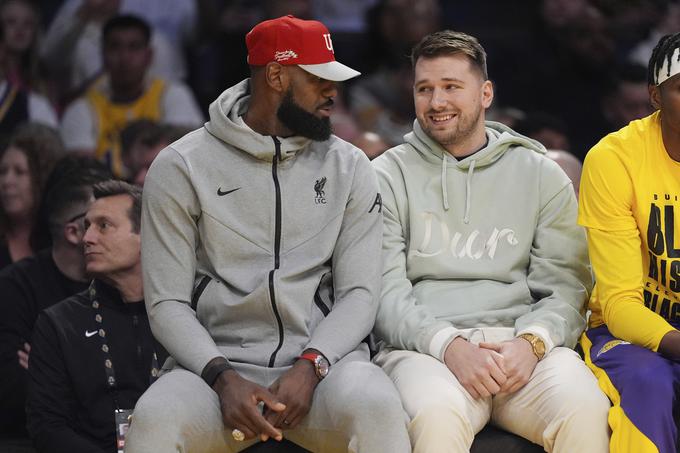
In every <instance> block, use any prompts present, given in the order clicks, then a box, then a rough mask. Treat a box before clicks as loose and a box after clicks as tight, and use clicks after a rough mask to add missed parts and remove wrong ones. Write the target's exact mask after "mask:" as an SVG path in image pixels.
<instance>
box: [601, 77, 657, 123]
mask: <svg viewBox="0 0 680 453" xmlns="http://www.w3.org/2000/svg"><path fill="white" fill-rule="evenodd" d="M601 109H602V119H603V121H604V122H603V124H602V126H603V127H602V131H601V134H600V136H601V137H603V136H605V135H607V134H608V133H610V132H614V131H617V130H619V129H621V128H622V127H624V126H627V125H628V123H630V122H631V121H633V120H637V119H640V118H644V117H646V116H648V115H650V114H651V113H652V112H653V111H654V109H653V108H652V104H651V103H650V102H649V88H648V85H647V68H646V67H645V66H640V65H636V64H629V65H626V66H623V67H621V68H619V69H618V70H617V71H616V72H615V73H614V74H613V75H612V77H611V79H610V83H609V85H608V86H607V87H605V91H604V96H603V98H602V104H601Z"/></svg>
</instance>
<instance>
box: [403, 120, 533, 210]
mask: <svg viewBox="0 0 680 453" xmlns="http://www.w3.org/2000/svg"><path fill="white" fill-rule="evenodd" d="M486 138H487V144H486V146H485V147H484V148H482V149H480V150H479V151H477V152H476V153H474V154H471V155H470V156H467V157H465V158H463V159H460V160H458V159H456V158H455V157H453V156H452V155H451V154H449V153H448V151H446V150H445V149H444V148H443V147H442V146H441V145H440V144H439V143H437V142H436V141H434V140H433V139H432V138H430V137H429V136H428V135H427V134H426V133H425V131H423V129H422V128H421V127H420V123H418V120H415V121H414V122H413V132H410V133H408V134H406V135H405V136H404V140H406V143H408V144H410V145H411V146H413V148H415V150H416V151H417V152H418V153H419V154H420V155H421V156H422V158H423V159H424V160H426V161H428V162H431V163H435V164H439V165H441V169H442V170H441V179H440V185H441V189H442V190H441V194H442V205H443V207H444V210H445V211H448V210H449V194H448V190H447V184H446V180H447V179H446V178H447V172H448V171H450V170H451V171H459V172H465V173H467V178H466V184H465V190H466V192H465V214H464V218H463V221H464V222H465V223H469V221H470V217H469V215H470V199H471V197H472V190H473V176H474V171H475V169H479V168H483V167H486V166H488V165H491V164H493V163H494V162H496V161H497V160H498V159H500V158H501V157H502V156H503V154H504V153H505V152H506V151H507V150H508V149H510V148H512V147H514V146H522V147H524V148H526V149H528V150H531V151H535V152H537V153H540V154H545V153H546V149H545V147H544V146H543V145H542V144H541V143H539V142H537V141H536V140H534V139H531V138H529V137H525V136H524V135H521V134H518V133H517V132H515V131H513V130H512V129H510V128H509V127H507V126H505V125H504V124H501V123H497V122H495V121H487V122H486Z"/></svg>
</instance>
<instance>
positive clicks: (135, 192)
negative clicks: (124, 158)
mask: <svg viewBox="0 0 680 453" xmlns="http://www.w3.org/2000/svg"><path fill="white" fill-rule="evenodd" d="M92 195H94V199H95V200H99V199H100V198H105V197H112V196H114V195H128V196H130V198H132V207H131V208H130V210H129V211H128V217H129V218H130V223H131V224H132V231H133V232H134V233H136V234H139V231H140V227H141V224H142V188H141V187H139V186H134V185H132V184H128V183H127V182H125V181H120V180H118V179H109V180H108V181H103V182H100V183H97V184H95V185H94V186H93V187H92Z"/></svg>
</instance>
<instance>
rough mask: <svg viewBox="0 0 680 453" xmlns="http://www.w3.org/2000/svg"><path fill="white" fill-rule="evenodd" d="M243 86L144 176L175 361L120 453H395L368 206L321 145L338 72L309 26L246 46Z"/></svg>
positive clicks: (317, 28) (163, 327) (406, 447)
mask: <svg viewBox="0 0 680 453" xmlns="http://www.w3.org/2000/svg"><path fill="white" fill-rule="evenodd" d="M246 44H247V46H248V62H249V64H250V66H251V78H250V79H247V80H244V81H243V82H241V83H239V84H238V85H235V86H234V87H232V88H229V89H228V90H227V91H225V92H224V93H223V94H222V95H221V96H220V97H219V98H218V99H217V100H216V101H215V102H213V104H212V105H211V106H210V121H209V122H208V123H207V124H206V125H205V127H204V128H201V129H199V130H197V131H194V132H192V133H190V134H188V135H186V136H185V137H184V138H182V139H180V140H179V141H177V142H175V143H173V144H172V145H171V146H169V147H168V148H166V149H165V150H163V151H162V152H161V153H160V154H159V156H158V157H157V158H156V160H155V162H154V163H153V165H152V166H151V168H150V169H149V173H148V174H147V177H146V180H145V188H144V193H145V195H144V197H145V199H144V208H143V224H142V236H143V239H142V248H143V250H142V259H143V263H144V290H145V295H147V307H148V312H149V318H150V322H151V326H152V328H153V331H154V334H155V336H156V338H157V339H158V340H159V341H160V342H161V343H162V344H163V345H164V346H165V347H166V348H167V350H168V352H169V353H170V354H171V356H172V357H173V360H172V361H171V362H172V363H166V366H165V368H166V369H168V370H169V372H166V373H165V374H164V375H163V376H162V377H161V378H160V379H159V380H158V381H157V382H156V383H155V384H154V385H153V386H152V387H151V388H150V389H149V391H148V392H147V393H146V394H145V395H144V396H143V397H142V398H141V399H140V401H139V403H138V405H137V407H136V408H135V413H134V416H133V423H132V425H131V430H130V433H129V437H128V443H127V445H126V451H128V452H133V453H134V452H150V451H163V452H166V451H183V452H187V451H196V452H205V451H218V450H219V451H230V452H235V451H240V450H242V449H244V448H245V447H247V446H249V445H251V444H253V443H255V442H257V441H258V440H265V439H267V438H274V439H276V440H281V439H282V438H283V437H286V438H288V439H290V440H292V441H293V442H295V443H297V444H299V445H301V446H303V447H305V448H307V449H310V450H313V451H315V452H346V451H352V452H367V453H369V452H370V453H376V452H390V453H399V452H408V451H410V444H409V439H408V434H407V431H406V423H407V419H406V415H405V413H404V411H403V409H402V406H401V402H400V400H399V396H398V394H397V392H396V389H395V388H394V387H393V385H392V383H391V381H390V380H389V379H388V378H387V376H386V375H385V374H384V373H383V372H382V371H381V370H380V369H379V368H378V367H376V366H374V365H372V364H371V363H370V361H369V354H368V347H367V346H366V344H365V343H362V340H363V339H364V338H366V336H367V335H368V334H369V333H370V331H371V329H372V327H373V323H374V320H375V315H376V311H377V298H378V295H379V290H380V288H379V286H380V272H381V264H380V253H381V235H382V230H381V229H382V199H381V197H380V194H379V192H378V184H377V179H376V177H375V175H374V173H373V171H372V169H371V167H370V164H369V161H368V159H367V158H366V156H365V155H364V154H363V153H362V152H361V150H359V149H357V148H355V147H353V146H352V145H350V144H348V143H346V142H344V141H342V140H340V139H339V138H337V137H335V136H334V135H332V134H331V126H330V111H331V107H332V105H333V99H334V97H335V96H336V95H337V88H336V82H339V81H343V80H347V79H349V78H352V77H355V76H357V75H359V73H358V72H356V71H354V70H353V69H351V68H348V67H347V66H344V65H342V64H340V63H338V62H337V61H335V57H334V54H333V43H332V41H331V36H330V33H329V32H328V30H327V29H326V27H325V26H324V25H323V24H321V23H320V22H316V21H304V20H300V19H296V18H294V17H292V16H287V17H281V18H278V19H274V20H269V21H265V22H262V23H260V24H258V25H257V26H255V28H253V30H252V31H251V32H250V33H248V35H247V36H246Z"/></svg>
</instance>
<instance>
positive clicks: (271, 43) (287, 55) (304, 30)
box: [246, 15, 361, 82]
mask: <svg viewBox="0 0 680 453" xmlns="http://www.w3.org/2000/svg"><path fill="white" fill-rule="evenodd" d="M246 46H247V47H248V64H250V65H253V66H264V65H266V64H267V63H269V62H270V61H276V62H277V63H279V64H282V65H298V66H300V67H301V68H302V69H304V70H305V71H307V72H309V73H310V74H314V75H315V76H317V77H321V78H322V79H326V80H333V81H335V82H341V81H343V80H347V79H351V78H352V77H356V76H358V75H360V74H361V73H360V72H358V71H355V70H354V69H352V68H350V67H348V66H345V65H344V64H342V63H339V62H337V61H335V53H334V52H333V41H331V34H330V32H329V31H328V29H327V28H326V26H325V25H324V24H322V23H321V22H319V21H316V20H302V19H298V18H297V17H293V16H290V15H289V16H283V17H279V18H277V19H271V20H265V21H264V22H260V23H259V24H257V25H255V26H254V27H253V29H252V30H250V32H248V34H247V35H246Z"/></svg>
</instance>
